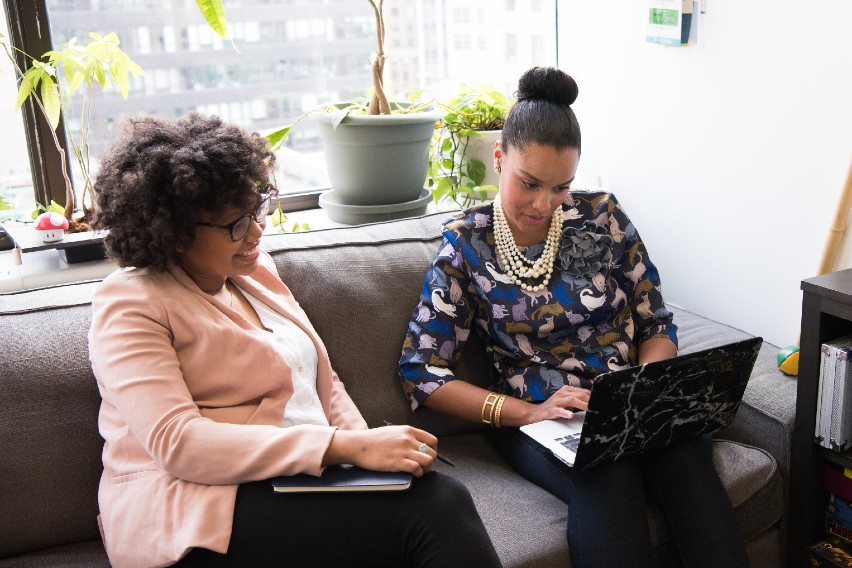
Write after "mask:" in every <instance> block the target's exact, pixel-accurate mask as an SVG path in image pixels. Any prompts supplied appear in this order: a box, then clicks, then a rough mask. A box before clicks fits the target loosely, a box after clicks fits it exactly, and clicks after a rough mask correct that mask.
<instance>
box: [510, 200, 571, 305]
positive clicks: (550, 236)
mask: <svg viewBox="0 0 852 568" xmlns="http://www.w3.org/2000/svg"><path fill="white" fill-rule="evenodd" d="M561 234H562V208H561V207H557V208H556V210H555V211H554V212H553V215H551V217H550V228H549V229H548V231H547V240H546V241H545V243H544V250H542V253H541V256H540V257H539V258H538V259H534V260H533V259H529V258H527V257H526V256H525V255H524V254H523V253H522V252H521V251H520V249H519V248H518V245H517V243H516V242H515V236H514V235H513V234H512V228H511V227H510V226H509V221H508V220H507V219H506V213H505V212H504V211H503V204H502V202H501V201H500V194H499V193H498V194H497V197H495V198H494V240H495V241H496V244H497V254H498V256H499V258H500V264H501V265H503V267H504V268H505V270H506V275H507V276H509V278H511V279H512V281H513V282H514V283H515V284H517V285H518V286H520V287H521V289H522V290H526V291H528V292H538V291H540V290H542V289H544V287H545V286H547V284H548V283H549V282H550V276H551V275H552V274H553V263H554V261H555V260H556V250H557V248H558V247H559V237H560V236H561ZM542 277H543V280H542V281H541V282H539V283H538V284H534V283H532V282H534V281H535V280H537V279H538V278H542ZM531 281H532V282H531Z"/></svg>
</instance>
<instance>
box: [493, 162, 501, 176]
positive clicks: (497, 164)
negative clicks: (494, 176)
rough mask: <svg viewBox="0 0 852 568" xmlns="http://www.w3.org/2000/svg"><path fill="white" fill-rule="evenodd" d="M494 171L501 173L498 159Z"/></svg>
mask: <svg viewBox="0 0 852 568" xmlns="http://www.w3.org/2000/svg"><path fill="white" fill-rule="evenodd" d="M494 173H498V174H499V173H500V164H499V163H498V162H497V160H494Z"/></svg>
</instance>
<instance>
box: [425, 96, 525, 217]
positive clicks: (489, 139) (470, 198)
mask: <svg viewBox="0 0 852 568" xmlns="http://www.w3.org/2000/svg"><path fill="white" fill-rule="evenodd" d="M444 106H445V107H446V113H445V114H444V118H443V119H442V120H441V121H440V123H439V125H438V127H437V129H436V131H435V135H434V137H433V140H432V146H431V152H430V160H429V178H430V180H431V185H430V189H431V190H432V197H433V199H434V200H435V202H436V203H440V202H441V201H442V200H447V199H449V200H452V201H455V202H456V203H457V204H458V205H460V206H461V207H468V206H470V205H472V204H473V203H475V202H476V201H478V200H484V199H486V198H488V197H489V196H492V197H493V194H494V193H496V191H497V173H496V172H494V171H493V168H491V167H490V166H491V163H492V161H493V152H494V143H495V142H496V141H497V140H499V139H500V132H501V129H502V128H503V123H504V122H505V121H506V115H507V114H508V113H509V107H510V106H511V103H510V101H509V99H508V98H507V97H506V96H505V95H504V94H503V93H501V92H500V91H498V90H496V89H495V88H494V87H493V86H491V85H489V84H481V85H479V86H478V87H471V86H469V85H465V84H462V85H461V86H460V87H459V90H458V92H457V93H456V95H455V96H454V97H453V98H452V99H450V100H449V101H448V102H447V103H446V104H445V105H444Z"/></svg>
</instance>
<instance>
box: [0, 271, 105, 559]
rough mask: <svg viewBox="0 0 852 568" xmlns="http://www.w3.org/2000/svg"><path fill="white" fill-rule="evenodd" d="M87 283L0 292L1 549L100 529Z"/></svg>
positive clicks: (46, 543)
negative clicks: (1, 293) (2, 293)
mask: <svg viewBox="0 0 852 568" xmlns="http://www.w3.org/2000/svg"><path fill="white" fill-rule="evenodd" d="M94 286H95V284H92V283H85V284H76V285H70V286H56V287H51V288H50V289H45V290H35V291H31V292H22V293H16V294H6V295H2V296H0V329H2V330H3V334H4V338H3V348H2V349H0V408H3V412H2V413H0V455H2V456H3V457H2V459H0V480H2V486H3V487H4V488H9V489H8V490H6V491H4V492H3V496H2V500H3V505H2V507H0V527H3V529H2V530H0V557H3V556H7V555H11V554H15V553H19V552H25V551H29V550H36V549H41V548H45V547H50V546H58V545H63V544H67V543H73V542H77V541H85V540H89V539H100V533H99V532H98V526H97V520H96V518H97V514H98V504H97V490H98V481H99V479H100V475H101V470H102V467H101V461H100V455H101V451H102V449H103V440H102V439H101V437H100V435H99V434H98V424H97V417H98V409H99V407H100V395H99V393H98V389H97V385H96V383H95V379H94V375H93V374H92V369H91V367H90V365H89V356H88V353H89V350H88V339H87V334H88V329H89V322H90V321H91V306H90V299H91V295H92V292H93V290H94Z"/></svg>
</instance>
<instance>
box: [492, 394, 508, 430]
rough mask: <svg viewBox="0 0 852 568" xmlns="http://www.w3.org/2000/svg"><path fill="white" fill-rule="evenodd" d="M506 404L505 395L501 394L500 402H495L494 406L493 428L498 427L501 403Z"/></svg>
mask: <svg viewBox="0 0 852 568" xmlns="http://www.w3.org/2000/svg"><path fill="white" fill-rule="evenodd" d="M504 402H506V395H505V394H501V395H500V400H498V401H497V404H496V405H495V406H494V427H495V428H499V427H500V411H502V410H503V403H504Z"/></svg>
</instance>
